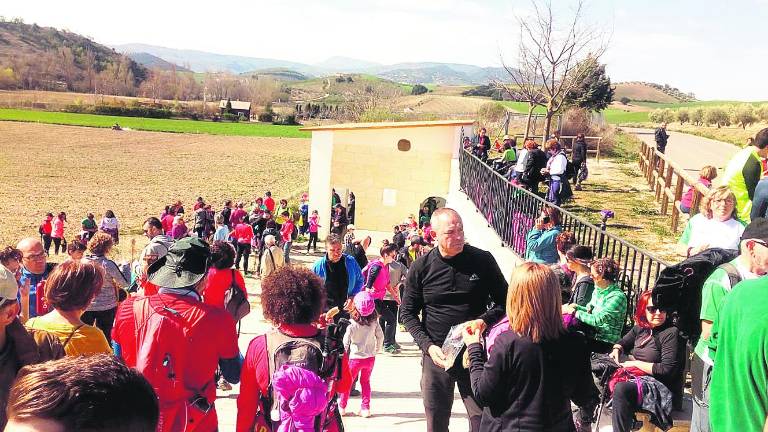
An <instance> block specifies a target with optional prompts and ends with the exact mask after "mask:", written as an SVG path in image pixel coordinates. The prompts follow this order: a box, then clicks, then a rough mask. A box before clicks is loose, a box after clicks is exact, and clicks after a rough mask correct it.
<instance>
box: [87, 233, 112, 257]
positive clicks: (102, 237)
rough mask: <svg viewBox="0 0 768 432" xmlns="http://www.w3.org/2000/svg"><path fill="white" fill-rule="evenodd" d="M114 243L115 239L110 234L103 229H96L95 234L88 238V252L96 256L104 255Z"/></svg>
mask: <svg viewBox="0 0 768 432" xmlns="http://www.w3.org/2000/svg"><path fill="white" fill-rule="evenodd" d="M114 243H115V241H114V240H113V239H112V236H111V235H109V234H107V233H105V232H104V231H97V232H96V234H94V235H93V237H92V238H91V239H90V240H88V252H90V253H92V254H93V255H98V256H102V255H106V253H107V252H109V250H110V249H112V245H113V244H114Z"/></svg>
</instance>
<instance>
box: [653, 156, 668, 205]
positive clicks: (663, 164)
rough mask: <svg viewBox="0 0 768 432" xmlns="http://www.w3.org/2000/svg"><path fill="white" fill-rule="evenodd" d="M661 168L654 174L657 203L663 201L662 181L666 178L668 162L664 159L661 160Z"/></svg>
mask: <svg viewBox="0 0 768 432" xmlns="http://www.w3.org/2000/svg"><path fill="white" fill-rule="evenodd" d="M659 159H660V160H659V167H658V168H657V169H656V171H655V172H654V176H653V183H654V185H655V186H656V201H657V202H658V201H659V200H660V199H661V192H662V191H663V189H662V184H663V183H662V179H663V178H664V168H665V167H666V165H667V164H666V161H665V160H664V159H661V158H659Z"/></svg>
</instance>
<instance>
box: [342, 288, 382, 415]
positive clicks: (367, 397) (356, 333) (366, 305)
mask: <svg viewBox="0 0 768 432" xmlns="http://www.w3.org/2000/svg"><path fill="white" fill-rule="evenodd" d="M354 302H355V308H356V309H357V313H354V314H353V316H352V322H351V323H350V324H349V327H347V332H346V333H345V334H344V350H345V351H346V352H348V353H349V369H350V372H351V373H352V379H353V380H356V379H357V375H358V374H360V387H361V388H362V389H361V390H362V393H361V395H362V402H361V403H360V417H366V418H367V417H370V416H371V373H372V372H373V364H374V362H375V361H376V353H377V352H379V349H380V348H381V346H382V344H383V343H384V332H383V331H382V330H381V326H380V325H379V319H378V318H379V317H378V315H377V314H376V306H375V305H374V300H373V296H372V295H371V293H369V292H367V291H360V292H359V293H357V295H355V298H354ZM347 401H349V392H346V393H342V394H341V397H340V398H339V412H340V413H341V415H345V414H346V411H347Z"/></svg>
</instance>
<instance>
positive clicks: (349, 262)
mask: <svg viewBox="0 0 768 432" xmlns="http://www.w3.org/2000/svg"><path fill="white" fill-rule="evenodd" d="M341 258H342V259H343V260H344V265H345V266H346V269H347V297H354V295H355V294H357V293H358V292H360V290H361V289H362V288H363V272H362V271H361V270H360V266H359V265H357V261H355V259H354V258H352V257H351V256H349V255H347V254H342V255H341ZM327 259H328V255H323V256H322V258H320V259H319V260H317V261H316V262H315V264H314V265H313V266H312V271H313V272H314V273H315V274H316V275H318V276H320V279H322V280H323V282H325V262H326V260H327Z"/></svg>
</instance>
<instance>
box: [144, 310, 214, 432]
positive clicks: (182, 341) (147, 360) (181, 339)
mask: <svg viewBox="0 0 768 432" xmlns="http://www.w3.org/2000/svg"><path fill="white" fill-rule="evenodd" d="M152 300H153V298H152V297H144V298H140V299H137V300H136V301H135V302H134V303H133V305H132V306H133V316H134V320H135V322H136V369H137V370H138V371H139V372H141V374H142V375H143V376H144V378H146V379H147V381H149V383H150V384H151V385H152V388H154V390H155V393H156V394H157V398H158V401H159V404H160V419H159V421H158V424H157V430H158V431H159V432H171V431H173V432H175V431H185V432H191V431H193V430H194V429H195V426H196V425H199V424H201V423H202V420H203V419H204V418H205V417H206V416H207V415H208V413H209V411H211V412H212V410H210V408H211V404H210V403H209V402H208V401H207V399H206V398H205V396H203V393H204V390H205V387H203V388H202V389H199V390H197V391H196V390H193V389H188V388H187V387H186V386H185V385H184V381H185V380H184V372H185V371H186V368H187V360H188V357H189V347H190V343H191V342H190V340H189V335H188V331H189V328H190V325H189V323H187V322H186V320H185V319H184V317H183V316H182V315H181V314H180V313H179V312H178V311H176V310H174V309H173V308H171V307H168V306H167V305H165V304H153V302H152ZM158 300H159V299H158ZM169 341H173V342H172V343H169ZM206 386H207V384H206ZM189 419H194V424H193V423H192V421H191V420H189ZM188 421H189V423H188Z"/></svg>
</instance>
